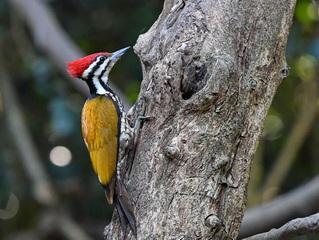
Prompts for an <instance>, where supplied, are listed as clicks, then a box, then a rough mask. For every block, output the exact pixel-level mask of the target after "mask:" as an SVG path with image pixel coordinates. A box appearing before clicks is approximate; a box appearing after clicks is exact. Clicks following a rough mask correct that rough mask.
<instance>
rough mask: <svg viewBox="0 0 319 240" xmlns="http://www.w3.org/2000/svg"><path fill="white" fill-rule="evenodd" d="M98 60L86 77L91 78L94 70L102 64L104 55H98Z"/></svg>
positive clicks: (104, 58)
mask: <svg viewBox="0 0 319 240" xmlns="http://www.w3.org/2000/svg"><path fill="white" fill-rule="evenodd" d="M98 58H99V61H98V62H97V63H95V66H94V67H93V68H92V71H91V72H90V73H89V74H88V76H87V79H92V78H93V76H94V73H95V71H96V70H98V69H99V67H100V66H101V65H102V63H103V62H104V61H105V60H106V57H105V56H103V55H102V56H99V57H98Z"/></svg>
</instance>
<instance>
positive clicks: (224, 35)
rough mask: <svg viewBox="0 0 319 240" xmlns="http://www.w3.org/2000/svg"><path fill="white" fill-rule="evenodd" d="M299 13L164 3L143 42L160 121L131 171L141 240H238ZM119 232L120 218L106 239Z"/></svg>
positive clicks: (288, 7) (262, 6) (146, 91)
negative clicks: (256, 156) (251, 173)
mask: <svg viewBox="0 0 319 240" xmlns="http://www.w3.org/2000/svg"><path fill="white" fill-rule="evenodd" d="M294 7H295V1H294V0H293V1H288V0H283V1H277V0H269V1H257V0H243V1H238V0H237V1H233V0H224V1H212V0H193V1H190V0H188V1H187V0H184V1H183V0H166V1H165V3H164V9H163V12H162V13H161V15H160V16H159V19H158V20H157V21H156V22H155V23H154V25H153V26H152V27H151V29H150V30H149V31H148V32H147V33H145V34H143V35H141V36H140V37H139V39H138V41H137V44H136V45H135V48H134V49H135V52H136V53H137V54H138V55H139V57H140V59H141V63H142V68H143V76H144V78H143V82H142V85H141V92H140V95H139V98H138V106H139V107H140V106H142V107H143V110H145V113H144V114H145V115H148V116H154V117H155V119H154V120H150V121H147V122H145V123H144V125H143V128H142V129H141V131H140V136H139V144H138V146H137V151H136V154H135V157H134V161H133V163H131V164H132V168H131V169H130V171H127V172H126V181H125V184H126V186H127V188H128V191H129V192H130V194H131V198H132V200H133V202H134V205H135V214H136V217H137V233H138V239H212V238H214V239H236V236H237V234H238V231H239V227H240V224H241V220H242V216H243V214H244V211H245V207H246V206H245V204H246V192H247V184H248V180H249V171H250V166H251V163H252V160H253V157H254V153H255V150H256V147H257V144H258V140H259V138H260V135H261V132H262V128H263V123H264V120H265V117H266V114H267V111H268V108H269V106H270V104H271V101H272V99H273V97H274V94H275V92H276V89H277V87H278V86H279V84H280V82H281V81H282V79H283V78H284V77H285V76H286V75H287V74H289V67H288V66H287V64H286V61H285V46H286V42H287V37H288V33H289V28H290V26H291V23H292V16H293V11H294ZM257 224H258V223H257ZM120 232H121V230H120V225H119V222H118V218H117V216H116V215H114V217H113V221H112V223H111V224H110V225H109V226H108V227H107V228H106V229H105V236H106V239H117V237H119V236H120V235H121V234H120ZM128 238H129V239H131V238H133V237H132V236H128Z"/></svg>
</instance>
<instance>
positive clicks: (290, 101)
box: [0, 0, 319, 240]
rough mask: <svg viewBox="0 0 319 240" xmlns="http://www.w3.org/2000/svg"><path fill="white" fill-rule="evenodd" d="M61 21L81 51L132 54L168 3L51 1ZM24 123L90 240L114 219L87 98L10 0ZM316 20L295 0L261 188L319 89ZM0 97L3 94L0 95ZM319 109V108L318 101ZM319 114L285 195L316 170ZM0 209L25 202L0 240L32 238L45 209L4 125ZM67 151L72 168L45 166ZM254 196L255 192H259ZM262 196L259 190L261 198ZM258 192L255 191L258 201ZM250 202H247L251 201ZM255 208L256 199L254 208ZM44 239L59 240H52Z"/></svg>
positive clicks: (131, 88) (9, 58)
mask: <svg viewBox="0 0 319 240" xmlns="http://www.w3.org/2000/svg"><path fill="white" fill-rule="evenodd" d="M46 2H47V3H48V4H49V6H50V7H51V8H52V10H53V11H54V13H55V14H56V17H57V19H58V21H59V23H60V24H61V26H62V27H63V28H64V30H65V31H66V32H67V33H68V34H69V35H70V36H71V38H72V39H73V40H74V41H75V42H76V43H77V45H78V46H79V47H80V48H81V49H82V50H83V51H84V52H86V53H87V54H90V53H94V52H100V51H110V52H113V51H115V50H118V49H120V48H123V47H125V46H133V45H134V44H135V42H136V39H137V37H138V36H139V34H141V33H144V32H146V31H147V30H148V29H149V27H150V26H151V25H152V23H153V22H154V21H155V20H156V19H157V17H158V15H159V13H160V12H161V9H162V4H163V1H159V0H157V1H154V0H153V1H150V0H136V1H131V0H83V1H78V0H64V1H59V0H48V1H46ZM3 39H5V40H6V43H8V46H7V47H6V49H5V50H4V49H2V50H3V51H2V53H0V54H3V55H4V57H5V59H6V64H7V65H6V67H7V71H8V72H9V73H10V76H11V78H12V81H13V84H14V87H15V90H16V92H17V95H18V101H19V103H20V104H21V107H22V109H23V115H24V120H25V122H26V124H27V127H28V130H29V131H30V133H31V136H32V138H33V140H34V142H35V145H36V147H37V150H38V151H39V152H40V155H41V158H42V160H43V164H44V166H45V167H46V170H47V171H48V173H49V176H50V178H51V179H52V181H53V183H54V186H55V187H56V188H57V189H58V191H59V194H60V199H59V202H60V203H61V205H62V206H63V208H65V209H67V211H68V212H69V213H70V214H71V215H72V217H73V218H74V219H75V220H76V221H77V222H79V223H80V224H82V225H83V228H84V229H85V230H86V231H87V232H89V234H90V235H92V236H93V237H94V239H102V236H101V233H102V232H103V228H104V226H105V225H106V224H107V222H108V220H110V217H111V213H112V211H113V208H112V206H109V205H107V204H106V201H105V198H104V192H103V190H102V188H101V186H100V185H99V184H98V182H97V179H96V176H95V175H94V173H93V171H92V169H91V165H90V161H89V156H88V153H87V151H86V148H85V145H84V143H83V140H82V136H81V131H80V114H81V109H82V106H83V103H84V101H85V98H84V97H83V96H81V95H80V94H78V93H77V92H75V91H74V89H73V88H72V87H71V86H70V84H69V82H68V81H66V80H65V78H64V76H63V75H62V74H61V73H60V72H59V71H58V70H57V68H56V66H55V65H54V63H53V62H52V61H51V60H50V59H48V58H47V56H46V55H45V54H44V53H43V52H42V51H41V50H39V49H38V48H37V45H36V43H34V42H33V39H32V36H31V34H30V31H29V30H28V28H27V26H26V25H25V23H24V21H22V20H21V19H20V18H19V16H18V14H17V13H16V12H14V11H12V9H11V8H10V6H9V5H8V3H7V2H6V1H3V0H2V1H1V0H0V40H3ZM318 57H319V17H318V6H316V5H315V4H314V3H313V2H312V1H307V0H300V1H298V4H297V7H296V12H295V18H294V24H293V27H292V29H291V34H290V37H289V41H288V45H287V61H288V64H289V66H290V67H291V75H290V77H288V78H287V79H285V80H284V81H283V83H282V84H281V86H280V87H279V89H278V92H277V95H276V96H275V99H274V101H273V104H272V106H271V108H270V111H269V116H268V118H267V120H266V124H265V130H264V135H263V136H264V137H263V139H262V141H261V146H262V147H260V149H259V150H258V151H259V152H258V154H257V156H258V158H260V161H256V162H257V163H258V164H260V166H255V167H254V168H253V169H259V170H258V173H259V174H258V175H259V178H258V180H257V181H256V185H257V189H258V188H260V187H261V186H262V184H263V181H264V178H265V176H266V175H267V173H268V172H269V169H270V167H271V166H272V165H273V163H274V161H275V160H276V157H277V156H278V153H279V152H280V150H281V149H282V148H283V146H284V145H285V143H286V141H287V138H288V136H289V133H290V131H291V129H292V128H293V126H294V124H295V122H296V119H297V118H298V115H299V114H300V112H301V109H300V108H302V107H303V105H302V103H301V102H302V101H301V98H302V96H301V95H304V94H307V92H305V91H304V90H303V89H305V88H304V85H305V84H307V83H308V82H311V81H316V82H318V81H319V80H318V71H317V69H318ZM111 79H114V80H115V81H116V82H115V84H116V85H118V86H119V87H120V88H121V89H122V90H123V91H124V92H125V93H126V95H127V97H128V98H129V99H130V100H131V101H132V102H134V101H135V99H136V97H137V94H138V92H139V85H140V81H141V80H142V73H141V67H140V63H139V59H138V58H137V56H136V55H135V54H134V53H133V51H129V52H128V53H126V54H125V57H123V59H122V60H121V61H120V62H119V63H118V64H117V65H116V67H115V68H114V70H113V71H112V73H111ZM0 93H1V89H0ZM317 101H318V103H319V100H317ZM4 108H5V106H3V103H2V100H1V95H0V124H1V126H6V123H5V111H4ZM317 122H318V116H317V117H316V120H315V124H313V126H312V128H311V131H310V132H309V134H308V135H307V138H306V141H305V142H304V143H303V144H302V148H301V151H300V152H299V153H298V156H297V159H296V162H295V163H294V165H293V166H292V169H291V172H290V173H289V175H288V176H287V178H286V180H285V182H284V184H283V187H282V190H281V192H285V191H288V190H290V189H292V188H294V187H296V186H299V185H301V184H302V183H304V182H306V181H307V180H309V179H310V178H311V177H312V176H314V175H316V174H318V172H319V161H318V156H319V148H318V146H319V126H318V124H317ZM0 134H1V139H2V140H1V141H0V148H1V152H0V169H1V172H0V209H4V208H5V206H6V204H7V201H8V199H9V196H10V193H13V194H14V195H15V196H17V198H18V199H19V202H20V205H19V211H18V214H17V215H16V216H15V217H14V218H11V219H8V220H4V219H1V218H0V239H7V240H8V239H16V236H17V234H18V233H20V232H28V231H31V230H32V229H33V228H34V227H35V225H36V223H37V220H38V219H39V214H40V210H39V209H40V206H39V204H37V203H35V202H34V200H33V198H32V192H31V188H30V182H29V180H28V177H27V175H26V173H25V171H24V169H23V167H22V165H21V163H20V161H19V155H18V154H17V151H16V148H15V146H14V144H13V139H12V136H11V135H10V131H9V129H8V128H7V127H2V130H1V132H0ZM58 145H61V146H65V147H67V148H68V149H69V150H70V151H71V153H72V161H71V163H70V164H69V165H67V166H65V167H58V166H56V165H54V164H52V163H51V161H50V160H49V153H50V151H51V149H52V148H53V147H55V146H58ZM257 192H258V191H257ZM259 193H260V192H259ZM252 194H253V193H252ZM253 197H254V196H250V198H253ZM258 202H259V200H258V201H252V204H253V203H258ZM44 239H63V238H56V236H55V237H51V238H50V237H49V236H46V238H44Z"/></svg>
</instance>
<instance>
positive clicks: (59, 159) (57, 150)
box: [50, 146, 72, 167]
mask: <svg viewBox="0 0 319 240" xmlns="http://www.w3.org/2000/svg"><path fill="white" fill-rule="evenodd" d="M50 160H51V162H52V163H53V164H54V165H56V166H59V167H65V166H67V165H68V164H70V162H71V160H72V154H71V151H70V150H69V149H68V148H66V147H63V146H56V147H54V148H52V150H51V152H50Z"/></svg>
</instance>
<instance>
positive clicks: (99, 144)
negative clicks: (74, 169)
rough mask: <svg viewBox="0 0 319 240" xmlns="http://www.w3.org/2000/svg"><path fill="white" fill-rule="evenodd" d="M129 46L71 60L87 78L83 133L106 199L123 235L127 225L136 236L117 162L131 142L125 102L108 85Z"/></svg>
mask: <svg viewBox="0 0 319 240" xmlns="http://www.w3.org/2000/svg"><path fill="white" fill-rule="evenodd" d="M129 48H130V47H126V48H123V49H121V50H119V51H116V52H114V53H107V52H101V53H95V54H91V55H88V56H86V57H83V58H81V59H78V60H76V61H73V62H69V63H68V67H67V70H68V73H69V75H70V76H71V77H74V78H79V79H82V80H84V81H85V82H86V83H87V85H88V87H89V89H90V96H89V98H88V99H87V100H86V102H85V104H84V107H83V110H82V117H81V123H82V135H83V138H84V142H85V144H86V147H87V149H88V151H89V154H90V159H91V163H92V166H93V169H94V171H95V173H96V174H97V177H98V179H99V181H100V183H101V184H102V186H103V187H104V189H105V196H106V199H107V201H108V202H109V203H110V204H112V203H113V202H114V205H115V207H116V209H117V212H118V215H119V218H120V222H121V227H122V231H123V234H124V237H125V236H126V230H127V225H129V226H130V228H131V230H132V232H133V234H134V235H135V236H136V220H135V217H134V212H133V206H132V203H131V201H130V199H129V195H128V193H127V191H126V189H125V187H124V185H123V183H122V182H121V179H120V176H119V167H118V164H119V163H120V162H122V161H123V160H124V159H125V157H126V155H127V152H128V150H129V147H130V145H131V144H132V139H133V137H134V136H133V135H134V130H133V129H132V128H131V126H130V124H129V122H128V119H127V116H126V114H125V111H124V107H123V104H122V102H121V100H120V99H119V97H118V96H117V95H116V94H115V92H114V91H113V90H112V89H111V88H110V87H109V84H108V75H109V73H110V71H111V69H112V67H113V66H114V65H115V63H116V62H117V61H118V60H119V59H120V57H121V56H122V55H123V54H124V53H125V52H126V51H127V50H128V49H129Z"/></svg>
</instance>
